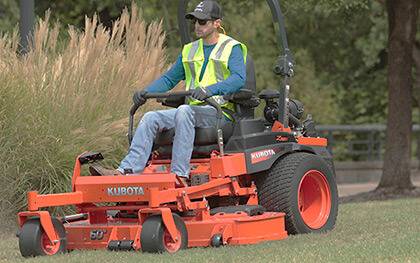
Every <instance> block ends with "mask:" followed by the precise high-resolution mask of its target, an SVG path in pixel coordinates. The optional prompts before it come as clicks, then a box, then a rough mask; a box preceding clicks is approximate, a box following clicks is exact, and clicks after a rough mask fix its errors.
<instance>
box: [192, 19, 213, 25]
mask: <svg viewBox="0 0 420 263" xmlns="http://www.w3.org/2000/svg"><path fill="white" fill-rule="evenodd" d="M208 21H213V20H202V19H193V20H192V23H193V25H195V23H196V22H198V24H199V25H200V26H204V25H206V24H207V22H208Z"/></svg>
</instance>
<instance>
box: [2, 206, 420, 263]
mask: <svg viewBox="0 0 420 263" xmlns="http://www.w3.org/2000/svg"><path fill="white" fill-rule="evenodd" d="M419 219H420V198H417V199H400V200H393V201H381V202H367V203H350V204H344V205H341V206H340V208H339V216H338V221H337V227H336V229H335V230H334V231H332V232H330V233H327V234H322V235H298V236H291V237H289V238H288V239H286V240H282V241H275V242H266V243H262V244H258V245H247V246H230V247H229V246H227V247H222V248H194V249H187V250H184V251H181V252H179V253H177V254H175V255H168V254H163V255H155V254H143V253H141V252H109V251H73V252H71V253H69V254H65V255H59V256H54V257H40V258H33V259H29V260H25V262H58V261H59V262H117V261H118V262H150V261H153V262H251V261H252V262H420V223H419ZM0 261H2V262H19V261H23V258H21V256H20V254H19V250H18V242H17V239H16V238H15V237H14V235H13V234H11V233H8V234H2V235H1V236H0Z"/></svg>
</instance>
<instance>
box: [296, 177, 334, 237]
mask: <svg viewBox="0 0 420 263" xmlns="http://www.w3.org/2000/svg"><path fill="white" fill-rule="evenodd" d="M298 208H299V212H300V215H301V217H302V219H303V221H304V222H305V224H306V225H307V226H308V227H310V228H312V229H320V228H321V227H323V226H324V225H325V223H326V222H327V220H328V217H329V216H330V211H331V193H330V187H329V184H328V181H327V178H326V177H325V175H324V174H323V173H322V172H320V171H317V170H310V171H308V172H307V173H306V174H305V175H304V176H303V177H302V179H301V180H300V183H299V188H298Z"/></svg>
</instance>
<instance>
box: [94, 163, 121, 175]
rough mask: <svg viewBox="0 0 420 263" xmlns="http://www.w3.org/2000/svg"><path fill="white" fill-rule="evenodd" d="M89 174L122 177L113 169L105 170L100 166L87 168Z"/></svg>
mask: <svg viewBox="0 0 420 263" xmlns="http://www.w3.org/2000/svg"><path fill="white" fill-rule="evenodd" d="M89 172H90V174H91V175H93V176H101V175H123V174H122V173H121V172H120V171H118V170H114V169H106V168H104V167H102V166H100V165H95V164H94V165H91V166H89Z"/></svg>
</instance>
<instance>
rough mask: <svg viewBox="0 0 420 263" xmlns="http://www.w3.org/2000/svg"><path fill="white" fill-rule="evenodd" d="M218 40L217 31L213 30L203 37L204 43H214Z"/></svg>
mask: <svg viewBox="0 0 420 263" xmlns="http://www.w3.org/2000/svg"><path fill="white" fill-rule="evenodd" d="M217 41H219V32H217V31H216V32H214V33H213V34H211V35H208V36H207V37H206V38H203V42H204V44H205V45H215V44H217Z"/></svg>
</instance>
